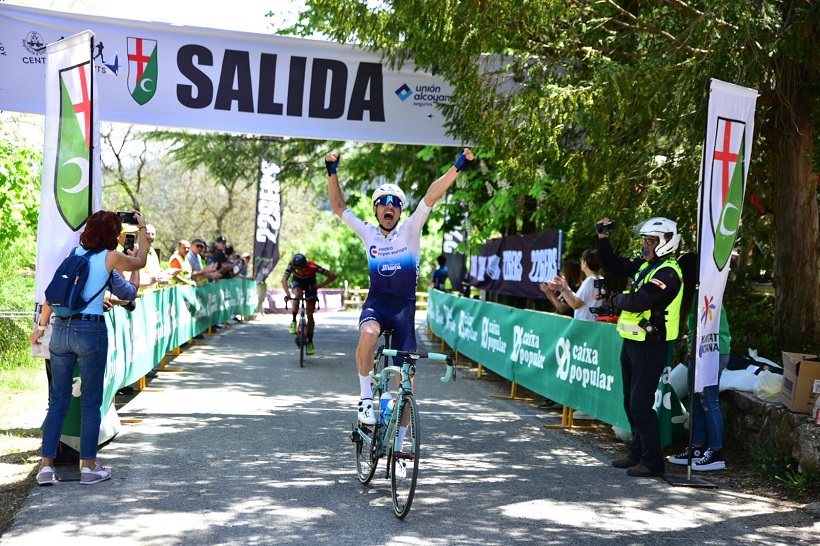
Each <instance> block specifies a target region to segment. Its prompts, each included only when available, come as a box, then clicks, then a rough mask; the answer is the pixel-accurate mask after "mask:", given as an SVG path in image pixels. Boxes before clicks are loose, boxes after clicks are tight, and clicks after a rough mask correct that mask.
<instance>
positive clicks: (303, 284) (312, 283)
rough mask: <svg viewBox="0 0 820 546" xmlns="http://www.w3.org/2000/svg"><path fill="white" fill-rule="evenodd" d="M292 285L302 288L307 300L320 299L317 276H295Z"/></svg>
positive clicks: (292, 286)
mask: <svg viewBox="0 0 820 546" xmlns="http://www.w3.org/2000/svg"><path fill="white" fill-rule="evenodd" d="M290 287H291V289H294V288H297V287H299V288H301V289H302V294H303V296H302V297H304V298H305V299H306V300H311V301H318V300H319V297H318V295H317V294H318V290H317V289H316V277H311V278H309V279H300V278H299V277H293V278H292V279H291V280H290Z"/></svg>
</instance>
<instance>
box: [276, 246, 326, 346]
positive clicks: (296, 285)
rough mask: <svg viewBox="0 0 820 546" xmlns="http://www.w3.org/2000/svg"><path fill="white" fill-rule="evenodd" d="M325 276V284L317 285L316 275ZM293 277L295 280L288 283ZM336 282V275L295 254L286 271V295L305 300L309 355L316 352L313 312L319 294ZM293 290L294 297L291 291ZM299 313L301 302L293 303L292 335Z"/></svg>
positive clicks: (303, 256) (283, 281)
mask: <svg viewBox="0 0 820 546" xmlns="http://www.w3.org/2000/svg"><path fill="white" fill-rule="evenodd" d="M317 273H319V274H321V275H324V276H325V277H326V278H325V280H324V282H322V283H320V284H316V274H317ZM291 275H293V279H292V280H291V281H290V283H288V279H290V277H291ZM334 280H336V273H334V272H333V271H330V270H329V269H326V268H324V267H322V266H320V265H317V264H316V262H312V261H310V260H308V259H307V258H306V257H305V255H304V254H294V255H293V259H292V260H291V261H290V263H289V264H288V267H287V269H285V275H284V276H283V277H282V288H284V289H285V295H286V296H287V297H288V298H291V297H296V298H305V300H306V301H305V306H306V310H307V327H308V331H307V339H308V345H307V354H309V355H312V354H314V353H315V352H316V349H315V348H314V347H313V329H314V326H315V324H316V323H315V322H314V320H313V311H314V310H315V309H316V301H317V300H318V298H317V292H318V290H319V288H323V287H325V286H327V285H328V284H330V283H332V282H333V281H334ZM291 289H293V296H291V293H290V290H291ZM298 312H299V300H294V301H293V308H292V314H293V321H292V322H291V323H290V333H291V334H295V333H296V314H297V313H298Z"/></svg>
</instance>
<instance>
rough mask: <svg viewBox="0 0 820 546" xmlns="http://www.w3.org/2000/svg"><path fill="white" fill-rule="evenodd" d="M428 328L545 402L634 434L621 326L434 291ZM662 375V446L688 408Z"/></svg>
mask: <svg viewBox="0 0 820 546" xmlns="http://www.w3.org/2000/svg"><path fill="white" fill-rule="evenodd" d="M427 322H428V324H429V326H430V330H431V331H432V332H433V334H435V335H436V336H438V337H440V338H441V339H443V340H444V341H445V342H446V343H447V344H448V345H449V346H450V347H452V348H453V349H455V350H457V351H459V352H460V353H462V354H464V355H465V356H467V357H469V358H470V359H472V360H474V361H475V362H478V363H480V364H481V365H482V366H483V367H485V368H487V369H489V370H491V371H492V372H493V373H496V374H498V375H500V376H501V377H503V378H505V379H507V380H509V381H514V382H516V383H517V384H519V385H521V386H522V387H525V388H527V389H529V390H531V391H533V392H535V393H537V394H539V395H541V396H544V397H545V398H550V399H552V400H555V401H556V402H558V403H560V404H562V405H564V406H567V407H570V408H573V409H575V410H578V411H582V412H584V413H586V414H589V415H590V416H592V417H594V418H595V419H598V420H600V421H603V422H605V423H609V424H611V425H615V426H618V427H621V428H623V429H626V430H629V429H630V426H629V422H628V421H627V418H626V413H625V412H624V408H623V387H622V381H621V365H620V354H621V343H622V340H621V337H620V336H619V335H618V333H617V331H616V329H615V325H613V324H608V323H602V322H589V321H582V320H574V319H571V318H568V317H564V316H561V315H556V314H552V313H543V312H539V311H531V310H526V309H515V308H512V307H508V306H505V305H499V304H495V303H487V302H482V301H479V300H475V299H470V298H463V297H460V296H455V295H451V294H448V293H445V292H441V291H438V290H430V291H429V300H428V305H427ZM669 369H671V368H668V369H667V371H665V372H664V374H663V377H662V378H661V381H660V383H659V385H658V391H657V392H656V396H655V399H656V404H655V409H656V410H657V411H658V413H659V415H660V419H661V433H662V437H661V439H662V441H663V443H664V444H665V445H669V444H671V443H672V434H673V432H674V427H673V425H677V427H678V428H682V424H683V422H684V421H685V419H684V418H682V417H681V416H682V415H683V413H684V409H683V407H682V406H681V404H680V401H679V400H678V399H677V397H676V396H675V393H674V390H673V389H672V388H671V385H669V373H668V370H669Z"/></svg>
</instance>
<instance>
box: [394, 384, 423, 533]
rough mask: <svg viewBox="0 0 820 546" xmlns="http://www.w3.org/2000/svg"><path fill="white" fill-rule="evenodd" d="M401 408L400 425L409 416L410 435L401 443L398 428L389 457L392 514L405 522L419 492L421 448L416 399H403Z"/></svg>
mask: <svg viewBox="0 0 820 546" xmlns="http://www.w3.org/2000/svg"><path fill="white" fill-rule="evenodd" d="M401 406H402V407H401V410H400V413H399V414H398V419H399V420H398V421H397V422H398V423H401V422H402V421H403V420H404V416H405V415H409V421H408V423H407V432H406V433H405V435H404V438H403V439H402V442H401V444H399V443H398V441H399V436H400V427H398V426H397V427H396V433H395V435H394V437H393V438H392V442H393V444H392V448H391V455H390V465H391V468H390V490H391V492H392V493H393V513H394V514H395V515H396V516H397V517H398V518H399V519H403V518H404V516H406V515H407V513H408V512H409V511H410V505H411V504H412V503H413V495H414V494H415V492H416V479H417V478H418V475H419V446H420V442H419V436H420V430H419V414H418V409H417V407H416V399H415V398H413V395H406V396H403V397H402V398H401ZM397 409H398V408H397ZM394 411H396V410H394Z"/></svg>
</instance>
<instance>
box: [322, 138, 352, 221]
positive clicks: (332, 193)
mask: <svg viewBox="0 0 820 546" xmlns="http://www.w3.org/2000/svg"><path fill="white" fill-rule="evenodd" d="M340 159H341V156H340V155H339V153H338V152H331V153H329V154H327V155H326V156H325V168H326V169H327V196H328V198H329V199H330V206H331V207H332V208H333V212H335V213H336V216H338V217H339V218H341V217H342V214H344V211H346V210H347V205H345V196H344V194H342V188H341V187H340V186H339V177H338V176H336V167H338V166H339V160H340Z"/></svg>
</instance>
